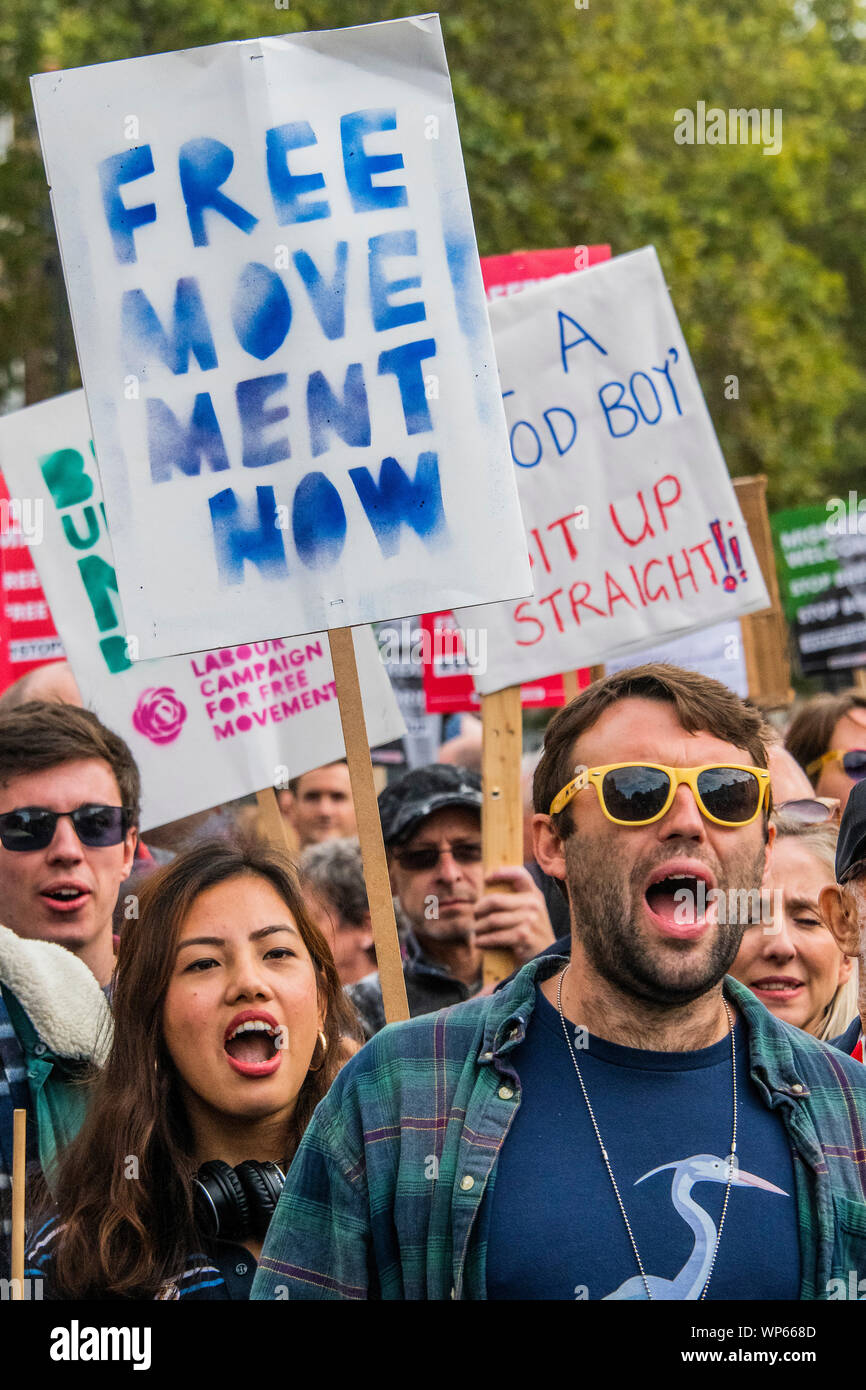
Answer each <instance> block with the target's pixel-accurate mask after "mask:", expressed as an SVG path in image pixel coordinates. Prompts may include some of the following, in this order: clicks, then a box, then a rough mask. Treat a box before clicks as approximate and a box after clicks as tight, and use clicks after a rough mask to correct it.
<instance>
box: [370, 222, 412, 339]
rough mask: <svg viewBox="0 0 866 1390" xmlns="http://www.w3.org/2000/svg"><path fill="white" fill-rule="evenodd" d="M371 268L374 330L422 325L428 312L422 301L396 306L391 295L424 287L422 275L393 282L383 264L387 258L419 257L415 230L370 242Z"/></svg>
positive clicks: (381, 331) (384, 233) (382, 331)
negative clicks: (422, 285)
mask: <svg viewBox="0 0 866 1390" xmlns="http://www.w3.org/2000/svg"><path fill="white" fill-rule="evenodd" d="M367 246H368V252H369V267H370V307H371V309H372V311H373V327H374V328H375V330H376V332H377V333H384V332H385V330H386V329H388V328H399V327H400V325H401V324H404V323H420V321H421V320H422V319H426V317H427V310H426V309H425V307H424V304H423V302H422V301H421V300H420V299H416V300H413V302H412V303H411V304H392V303H391V296H392V295H394V294H400V293H401V292H402V291H404V290H418V289H420V288H421V276H420V275H407V276H405V277H404V278H403V279H402V280H389V279H388V277H387V274H386V272H385V268H384V266H383V264H382V262H383V261H384V260H385V258H386V257H387V256H417V255H418V238H417V236H416V234H415V233H414V232H412V231H408V230H405V231H400V232H382V234H381V235H380V236H371V237H370V239H369V241H368V242H367Z"/></svg>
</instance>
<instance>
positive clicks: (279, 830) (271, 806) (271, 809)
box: [256, 787, 298, 859]
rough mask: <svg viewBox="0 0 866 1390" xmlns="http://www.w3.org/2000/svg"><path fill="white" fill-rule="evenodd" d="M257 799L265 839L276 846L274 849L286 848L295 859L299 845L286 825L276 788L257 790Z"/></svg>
mask: <svg viewBox="0 0 866 1390" xmlns="http://www.w3.org/2000/svg"><path fill="white" fill-rule="evenodd" d="M256 801H257V802H258V804H259V817H260V820H261V825H262V829H263V830H264V832H265V839H267V840H268V841H269V842H270V844H272V845H273V846H274V849H281V850H285V851H287V852H288V853H289V854H290V855H291V856H292V858H293V859H294V858H295V856H296V855H297V852H298V846H297V844H295V843H293V841H292V836H291V834H290V832H289V827H288V826H287V825H286V818H285V816H284V815H283V813H282V811H281V810H280V803H279V801H278V800H277V792H276V788H275V787H263V788H262V790H261V791H260V792H256Z"/></svg>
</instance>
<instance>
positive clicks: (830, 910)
mask: <svg viewBox="0 0 866 1390" xmlns="http://www.w3.org/2000/svg"><path fill="white" fill-rule="evenodd" d="M818 904H819V907H820V909H821V916H822V917H823V918H824V920H825V922H827V924H828V925H829V927H830V930H831V931H832V933H833V935H834V937H835V938H836V945H837V946H838V947H839V950H840V951H843V952H844V953H845V955H846V956H857V957H858V958H859V961H860V1017H859V1018H855V1020H854V1022H853V1023H852V1024H851V1026H850V1028H848V1029H847V1030H846V1032H845V1033H843V1034H842V1037H841V1038H837V1039H836V1046H837V1047H839V1048H841V1049H842V1051H843V1052H847V1053H849V1054H850V1055H851V1056H852V1057H856V1058H857V1059H858V1061H860V1062H862V1061H863V1060H864V1056H863V1034H864V1031H866V782H857V783H856V785H855V786H854V787H853V788H852V791H851V795H850V796H849V797H848V801H847V803H846V806H845V810H844V812H843V813H842V823H841V825H840V826H839V840H838V842H837V845H836V882H835V883H832V884H830V885H828V887H826V888H822V889H821V894H820V897H819V899H818Z"/></svg>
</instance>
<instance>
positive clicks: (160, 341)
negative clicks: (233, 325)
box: [120, 275, 218, 376]
mask: <svg viewBox="0 0 866 1390" xmlns="http://www.w3.org/2000/svg"><path fill="white" fill-rule="evenodd" d="M120 324H121V333H122V335H123V351H124V360H125V361H126V363H127V364H128V365H129V366H130V368H134V367H136V366H137V365H138V363H139V361H140V357H141V354H142V353H146V354H148V355H149V356H152V357H158V358H159V360H160V361H161V362H164V363H165V365H166V367H168V369H169V371H170V372H173V373H174V375H175V376H182V375H183V374H184V373H185V372H188V371H189V355H190V352H191V353H192V354H193V356H194V357H195V360H196V362H197V363H198V365H199V367H200V368H201V370H202V371H203V372H209V371H212V370H213V368H214V367H216V366H217V365H218V363H217V355H216V348H215V347H214V343H213V338H212V337H211V331H210V325H209V324H208V321H207V314H206V312H205V307H204V304H203V303H202V298H201V290H200V289H199V284H198V281H197V280H196V278H195V276H194V275H189V276H185V277H184V278H183V279H181V280H178V282H177V286H176V288H175V292H174V325H173V328H172V334H171V337H169V335H168V334H167V333H166V331H165V329H164V328H163V326H162V324H161V323H160V321H159V317H158V315H157V313H156V310H155V309H154V307H153V305H152V304H151V302H150V300H149V299H148V297H147V295H146V294H145V292H144V290H126V291H125V292H124V295H123V299H122V300H121V308H120Z"/></svg>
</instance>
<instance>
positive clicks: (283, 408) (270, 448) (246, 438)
mask: <svg viewBox="0 0 866 1390" xmlns="http://www.w3.org/2000/svg"><path fill="white" fill-rule="evenodd" d="M287 382H288V377H287V376H286V373H285V372H274V374H273V376H257V377H253V378H252V379H251V380H249V381H239V382H238V384H237V386H236V387H235V398H236V400H237V403H238V414H239V415H240V419H241V439H242V443H243V450H244V452H243V466H244V468H265V467H266V466H267V465H268V464H269V463H280V462H281V461H282V460H283V459H287V458H291V449H290V448H289V436H288V435H287V434H281V435H278V437H277V438H276V439H270V440H267V439H263V438H262V435H263V434H264V431H265V430H266V429H267V428H268V427H269V426H270V425H278V424H279V423H280V421H281V420H287V419H288V417H289V407H288V406H287V405H277V406H272V407H271V408H270V409H269V410H266V409H265V402H266V401H267V399H268V397H269V396H272V395H273V394H274V393H275V392H276V391H282V390H283V389H284V387H285V386H286V383H287Z"/></svg>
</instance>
